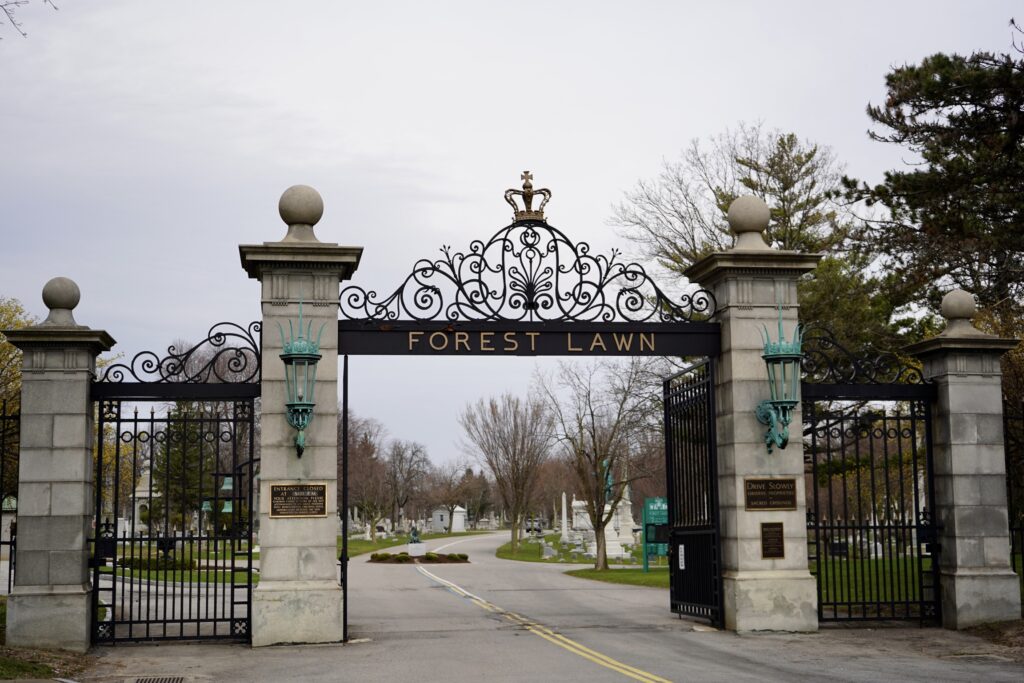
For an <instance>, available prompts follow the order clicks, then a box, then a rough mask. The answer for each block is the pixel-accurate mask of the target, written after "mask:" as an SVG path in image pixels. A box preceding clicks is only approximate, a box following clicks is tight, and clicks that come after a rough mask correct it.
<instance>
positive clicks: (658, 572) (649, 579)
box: [566, 567, 668, 588]
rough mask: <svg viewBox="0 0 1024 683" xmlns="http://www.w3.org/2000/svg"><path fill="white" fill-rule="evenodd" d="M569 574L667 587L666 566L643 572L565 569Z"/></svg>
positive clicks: (611, 581) (612, 581) (633, 570)
mask: <svg viewBox="0 0 1024 683" xmlns="http://www.w3.org/2000/svg"><path fill="white" fill-rule="evenodd" d="M566 574H568V575H569V576H578V577H580V578H581V579H591V580H593V581H605V582H607V583H625V584H628V585H630V586H647V587H649V588H668V567H660V568H657V569H653V568H652V569H651V571H649V572H647V573H644V570H643V569H634V568H632V567H630V568H628V569H609V570H608V571H603V572H599V571H597V570H596V569H572V570H570V571H567V572H566Z"/></svg>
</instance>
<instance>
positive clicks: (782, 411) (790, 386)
mask: <svg viewBox="0 0 1024 683" xmlns="http://www.w3.org/2000/svg"><path fill="white" fill-rule="evenodd" d="M762 337H763V339H764V353H763V354H761V358H764V363H765V365H766V366H767V367H768V388H769V390H770V391H771V398H770V399H768V400H767V401H761V402H760V403H759V404H757V408H756V409H755V411H754V414H755V415H756V416H757V421H758V422H760V423H761V424H763V425H766V426H767V427H768V431H767V432H765V435H764V442H765V445H766V446H768V452H769V453H771V452H772V447H773V446H777V447H778V448H780V449H782V448H785V447H786V445H787V444H788V443H789V423H790V422H791V421H792V419H793V409H794V408H796V405H797V403H799V401H800V400H799V398H798V396H799V395H800V393H799V392H800V359H801V358H802V357H803V354H802V353H801V351H800V341H801V340H800V326H799V325H797V327H796V329H795V330H794V331H793V340H792V341H786V335H785V333H784V332H783V330H782V307H781V306H780V307H779V340H778V341H776V342H773V341H772V340H771V337H770V335H769V334H768V328H765V330H764V332H763V333H762Z"/></svg>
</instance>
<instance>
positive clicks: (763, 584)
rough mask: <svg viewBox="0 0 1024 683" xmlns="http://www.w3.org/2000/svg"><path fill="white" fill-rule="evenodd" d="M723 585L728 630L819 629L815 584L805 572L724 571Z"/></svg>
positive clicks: (808, 630)
mask: <svg viewBox="0 0 1024 683" xmlns="http://www.w3.org/2000/svg"><path fill="white" fill-rule="evenodd" d="M722 584H723V585H722V588H723V591H724V598H725V600H724V605H725V628H726V629H728V630H730V631H739V632H744V631H794V632H810V631H817V630H818V607H817V605H818V586H817V583H816V582H815V580H814V577H813V576H811V575H810V574H809V573H808V572H800V571H759V572H726V573H725V575H724V576H723V580H722Z"/></svg>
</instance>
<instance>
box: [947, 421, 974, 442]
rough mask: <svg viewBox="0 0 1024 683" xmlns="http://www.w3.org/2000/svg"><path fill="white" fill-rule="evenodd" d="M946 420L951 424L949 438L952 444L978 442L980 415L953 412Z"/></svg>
mask: <svg viewBox="0 0 1024 683" xmlns="http://www.w3.org/2000/svg"><path fill="white" fill-rule="evenodd" d="M945 421H948V424H949V440H948V443H952V444H971V445H973V444H976V443H978V416H977V415H975V414H974V413H952V414H950V415H949V416H948V417H947V418H946V420H944V422H945Z"/></svg>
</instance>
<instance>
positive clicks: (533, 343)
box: [526, 332, 540, 352]
mask: <svg viewBox="0 0 1024 683" xmlns="http://www.w3.org/2000/svg"><path fill="white" fill-rule="evenodd" d="M526 336H527V337H529V338H530V351H531V352H535V351H536V350H537V337H539V336H540V332H527V333H526Z"/></svg>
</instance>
